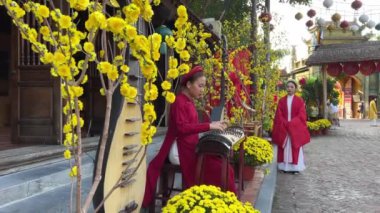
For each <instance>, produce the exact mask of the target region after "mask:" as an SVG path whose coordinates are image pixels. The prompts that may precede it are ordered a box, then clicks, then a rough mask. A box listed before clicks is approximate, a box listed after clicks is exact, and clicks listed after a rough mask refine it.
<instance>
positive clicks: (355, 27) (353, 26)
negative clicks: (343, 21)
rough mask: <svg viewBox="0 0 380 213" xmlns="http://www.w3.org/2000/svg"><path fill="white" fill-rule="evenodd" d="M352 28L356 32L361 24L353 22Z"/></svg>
mask: <svg viewBox="0 0 380 213" xmlns="http://www.w3.org/2000/svg"><path fill="white" fill-rule="evenodd" d="M350 29H351V30H352V31H354V32H356V31H358V30H359V26H358V25H357V24H353V25H351V26H350Z"/></svg>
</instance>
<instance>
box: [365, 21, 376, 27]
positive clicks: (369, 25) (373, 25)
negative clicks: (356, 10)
mask: <svg viewBox="0 0 380 213" xmlns="http://www.w3.org/2000/svg"><path fill="white" fill-rule="evenodd" d="M375 26H376V23H375V22H374V21H372V20H370V21H369V22H368V23H367V27H368V28H369V29H372V28H374V27H375Z"/></svg>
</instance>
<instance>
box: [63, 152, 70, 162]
mask: <svg viewBox="0 0 380 213" xmlns="http://www.w3.org/2000/svg"><path fill="white" fill-rule="evenodd" d="M63 157H64V158H65V159H66V160H70V159H71V152H70V150H69V149H66V150H65V152H63Z"/></svg>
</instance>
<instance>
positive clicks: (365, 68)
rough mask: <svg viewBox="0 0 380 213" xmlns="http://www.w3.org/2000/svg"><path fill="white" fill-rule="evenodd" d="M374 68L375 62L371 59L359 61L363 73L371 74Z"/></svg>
mask: <svg viewBox="0 0 380 213" xmlns="http://www.w3.org/2000/svg"><path fill="white" fill-rule="evenodd" d="M375 70H376V64H375V62H373V61H364V62H362V63H360V72H361V73H362V74H363V75H371V74H372V73H374V72H375Z"/></svg>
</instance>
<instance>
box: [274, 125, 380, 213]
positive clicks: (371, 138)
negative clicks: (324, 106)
mask: <svg viewBox="0 0 380 213" xmlns="http://www.w3.org/2000/svg"><path fill="white" fill-rule="evenodd" d="M369 124H370V122H369V121H368V120H345V121H341V127H338V128H337V129H335V130H330V131H329V135H327V136H317V137H313V138H312V140H311V143H309V144H308V145H306V146H305V163H306V167H307V168H306V170H305V171H304V172H302V173H301V174H299V175H292V174H284V173H278V176H277V186H276V194H275V198H274V203H273V211H272V212H273V213H308V212H310V213H324V212H326V213H330V212H348V213H360V212H363V213H380V127H370V126H369Z"/></svg>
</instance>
